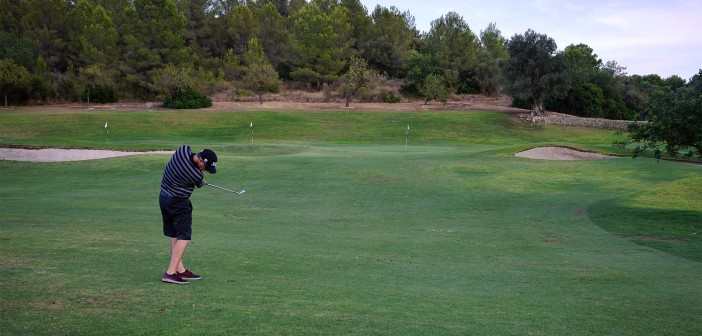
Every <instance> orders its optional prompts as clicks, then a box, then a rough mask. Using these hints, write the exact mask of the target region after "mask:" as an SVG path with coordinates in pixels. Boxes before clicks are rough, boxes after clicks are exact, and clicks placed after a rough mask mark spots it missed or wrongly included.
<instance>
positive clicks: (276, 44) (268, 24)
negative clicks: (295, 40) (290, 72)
mask: <svg viewBox="0 0 702 336" xmlns="http://www.w3.org/2000/svg"><path fill="white" fill-rule="evenodd" d="M279 3H280V2H279ZM281 6H282V4H281ZM254 12H255V14H256V17H257V18H258V22H259V25H260V27H261V31H260V33H259V35H258V37H259V41H260V42H261V46H262V47H263V50H264V52H265V53H266V57H267V58H268V60H269V61H270V62H271V65H272V66H273V67H274V68H275V67H277V66H278V65H279V64H281V63H285V62H288V61H289V60H288V58H289V55H290V44H289V43H288V35H287V33H288V31H287V28H286V26H285V25H286V19H285V17H283V15H282V14H281V13H280V12H279V11H278V9H277V8H276V6H275V5H274V4H273V3H271V2H268V3H266V4H265V5H263V7H261V8H260V9H257V10H255V11H254Z"/></svg>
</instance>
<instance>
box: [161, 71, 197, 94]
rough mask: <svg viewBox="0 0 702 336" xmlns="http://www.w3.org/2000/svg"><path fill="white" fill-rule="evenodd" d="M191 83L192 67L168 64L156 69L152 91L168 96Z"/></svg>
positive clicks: (182, 89)
mask: <svg viewBox="0 0 702 336" xmlns="http://www.w3.org/2000/svg"><path fill="white" fill-rule="evenodd" d="M192 85H193V80H192V69H190V68H183V67H177V66H175V65H173V64H168V65H166V66H165V67H163V68H161V69H159V70H158V71H156V74H155V75H154V83H153V85H152V86H153V90H154V91H156V92H158V93H160V94H162V95H164V96H169V95H173V94H176V93H178V92H181V91H184V90H185V89H187V88H189V87H191V86H192Z"/></svg>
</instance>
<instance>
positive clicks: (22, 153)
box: [0, 148, 173, 162]
mask: <svg viewBox="0 0 702 336" xmlns="http://www.w3.org/2000/svg"><path fill="white" fill-rule="evenodd" d="M172 153H173V152H169V151H159V152H121V151H110V150H98V149H60V148H44V149H22V148H0V160H11V161H28V162H63V161H82V160H96V159H105V158H111V157H116V156H127V155H140V154H172Z"/></svg>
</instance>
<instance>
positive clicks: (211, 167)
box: [197, 149, 217, 174]
mask: <svg viewBox="0 0 702 336" xmlns="http://www.w3.org/2000/svg"><path fill="white" fill-rule="evenodd" d="M197 155H198V156H199V157H200V159H202V161H204V162H205V169H207V171H208V172H209V173H210V174H214V173H216V172H217V154H215V152H213V151H212V150H211V149H203V150H202V152H200V153H198V154H197Z"/></svg>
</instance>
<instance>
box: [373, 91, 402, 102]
mask: <svg viewBox="0 0 702 336" xmlns="http://www.w3.org/2000/svg"><path fill="white" fill-rule="evenodd" d="M378 100H380V101H381V102H383V103H399V102H400V100H402V98H400V97H398V96H396V95H395V91H391V90H384V89H383V90H380V92H379V93H378Z"/></svg>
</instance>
